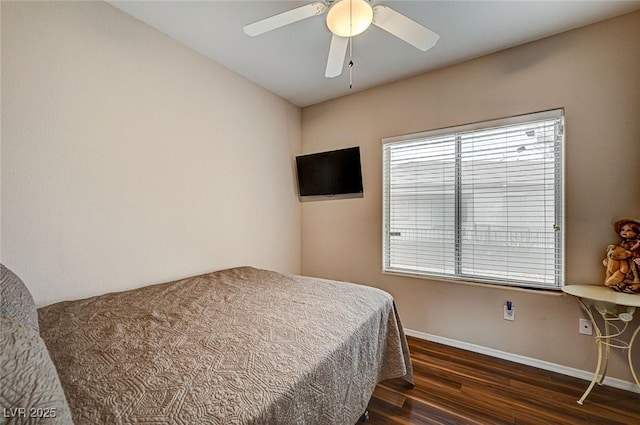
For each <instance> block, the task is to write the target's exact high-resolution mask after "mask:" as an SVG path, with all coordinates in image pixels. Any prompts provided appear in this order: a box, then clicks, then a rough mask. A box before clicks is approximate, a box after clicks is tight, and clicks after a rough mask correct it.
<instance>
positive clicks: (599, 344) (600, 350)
mask: <svg viewBox="0 0 640 425" xmlns="http://www.w3.org/2000/svg"><path fill="white" fill-rule="evenodd" d="M597 344H598V364H597V365H596V370H595V372H593V379H592V380H591V383H590V384H589V387H588V388H587V390H586V391H585V392H584V394H582V397H580V400H578V404H582V403H584V400H585V399H586V398H587V396H588V395H589V393H590V392H591V390H592V389H593V387H594V385H595V384H596V382H597V381H598V376H599V375H600V367H601V366H602V341H601V340H600V339H598V342H597ZM603 379H604V374H603Z"/></svg>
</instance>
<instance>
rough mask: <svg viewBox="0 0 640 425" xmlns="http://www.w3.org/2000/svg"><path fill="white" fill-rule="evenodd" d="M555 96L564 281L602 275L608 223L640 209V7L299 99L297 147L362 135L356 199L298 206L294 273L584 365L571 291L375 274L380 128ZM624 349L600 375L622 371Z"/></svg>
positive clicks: (521, 106) (500, 345) (539, 102)
mask: <svg viewBox="0 0 640 425" xmlns="http://www.w3.org/2000/svg"><path fill="white" fill-rule="evenodd" d="M427 54H428V53H427ZM361 72H362V71H361ZM559 107H564V108H565V113H566V189H567V195H566V210H567V214H566V246H567V255H566V265H567V267H566V275H567V283H598V282H600V281H601V280H602V278H603V273H604V270H603V267H602V265H601V263H600V261H601V259H602V258H603V256H604V248H605V247H606V246H607V244H609V243H612V242H615V241H617V240H618V239H617V236H616V234H615V233H614V232H613V230H612V222H613V221H614V220H615V219H617V218H621V217H638V216H640V166H639V161H640V13H639V12H636V13H634V14H630V15H626V16H623V17H620V18H616V19H613V20H610V21H606V22H603V23H599V24H596V25H592V26H589V27H585V28H582V29H578V30H575V31H571V32H568V33H564V34H561V35H558V36H554V37H551V38H547V39H544V40H541V41H538V42H534V43H531V44H527V45H524V46H521V47H516V48H513V49H510V50H507V51H503V52H499V53H496V54H493V55H490V56H485V57H482V58H479V59H476V60H472V61H469V62H466V63H462V64H459V65H456V66H452V67H449V68H446V69H443V70H439V71H436V72H430V73H427V74H424V75H420V76H417V77H414V78H411V79H407V80H404V81H400V82H397V83H393V84H389V85H386V86H384V87H379V88H376V89H372V90H368V91H364V92H361V93H356V94H354V95H351V96H346V97H343V98H340V99H337V100H334V101H329V102H326V103H322V104H319V105H315V106H312V107H308V108H305V109H303V111H302V129H303V131H302V141H303V144H302V146H303V151H304V152H305V153H311V152H317V151H323V150H328V149H334V148H340V147H346V146H353V145H359V146H360V147H361V154H362V163H363V178H364V198H363V199H351V200H335V201H321V202H315V203H305V204H303V205H302V272H303V273H304V274H309V275H314V276H321V277H327V278H334V279H344V280H350V281H355V282H358V283H364V284H371V285H374V286H377V287H380V288H382V289H385V290H388V291H389V292H391V293H392V294H393V295H394V296H395V297H396V300H397V302H398V306H399V310H400V314H401V317H402V320H403V324H404V325H405V327H407V328H410V329H413V330H417V331H421V332H425V333H429V334H433V335H436V336H439V337H445V338H450V339H453V340H456V341H462V342H465V343H470V344H477V345H481V346H485V347H489V348H492V349H496V350H501V351H506V352H510V353H514V354H518V355H522V356H528V357H532V358H534V359H539V360H543V361H548V362H552V363H555V364H559V365H564V366H568V367H573V368H578V369H581V370H593V367H594V366H595V345H594V343H593V340H592V339H591V338H590V337H586V336H583V335H579V334H578V318H579V317H581V312H580V311H579V309H578V307H577V304H576V302H575V301H574V300H573V299H570V298H569V297H565V296H559V295H548V294H544V293H540V292H534V291H513V290H505V289H497V288H495V287H479V286H470V285H465V284H459V283H443V282H437V281H432V280H426V279H417V278H407V277H399V276H393V275H383V274H382V273H381V268H382V261H381V258H382V253H381V250H382V249H381V245H382V239H381V238H382V236H381V229H382V211H381V210H382V208H381V184H382V183H381V180H382V173H381V157H382V148H381V141H380V139H381V138H383V137H387V136H394V135H399V134H406V133H413V132H418V131H424V130H429V129H437V128H441V127H446V126H455V125H459V124H466V123H471V122H476V121H481V120H489V119H493V118H501V117H505V116H511V115H517V114H524V113H529V112H535V111H541V110H547V109H552V108H559ZM639 296H640V295H639ZM506 300H511V301H513V302H514V305H515V307H516V320H515V322H507V321H504V320H503V318H502V305H503V304H504V303H505V301H506ZM639 315H640V314H639ZM635 354H636V357H637V359H636V363H637V364H638V365H639V366H638V367H640V350H637V351H636V353H635ZM623 360H624V357H623V354H622V353H619V352H618V353H615V359H614V362H613V365H612V368H611V371H612V376H614V377H617V378H620V379H624V380H627V381H630V380H631V375H630V373H629V372H628V371H627V368H626V365H625V363H624V361H623Z"/></svg>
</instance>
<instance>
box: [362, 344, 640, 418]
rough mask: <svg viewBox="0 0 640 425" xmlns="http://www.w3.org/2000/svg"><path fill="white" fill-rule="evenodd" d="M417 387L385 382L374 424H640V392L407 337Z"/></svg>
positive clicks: (373, 410) (373, 408)
mask: <svg viewBox="0 0 640 425" xmlns="http://www.w3.org/2000/svg"><path fill="white" fill-rule="evenodd" d="M408 339H409V347H410V349H411V358H412V361H413V368H414V373H415V382H416V385H415V387H411V386H409V385H407V384H406V383H405V382H404V381H402V380H390V381H385V382H382V383H381V384H380V385H378V387H377V388H376V391H375V392H374V394H373V398H372V400H371V402H370V404H369V413H370V420H369V422H368V423H369V424H370V425H378V424H447V425H448V424H483V425H485V424H491V425H493V424H496V425H499V424H531V425H533V424H535V425H563V424H597V425H610V424H625V425H640V394H637V393H632V392H628V391H622V390H618V389H615V388H612V387H607V386H598V385H596V387H595V388H594V389H593V391H592V392H591V394H590V395H589V397H588V398H587V400H586V401H585V403H584V405H583V406H580V405H579V404H577V403H576V400H578V398H580V396H581V395H582V393H583V392H584V390H585V389H586V388H587V385H588V382H587V381H584V380H582V379H577V378H571V377H567V376H565V375H561V374H558V373H553V372H548V371H545V370H541V369H537V368H534V367H530V366H524V365H521V364H517V363H512V362H509V361H506V360H501V359H497V358H493V357H489V356H485V355H482V354H476V353H472V352H469V351H464V350H460V349H456V348H452V347H448V346H444V345H440V344H436V343H432V342H427V341H423V340H419V339H416V338H411V337H409V338H408Z"/></svg>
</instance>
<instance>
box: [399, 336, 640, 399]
mask: <svg viewBox="0 0 640 425" xmlns="http://www.w3.org/2000/svg"><path fill="white" fill-rule="evenodd" d="M404 333H405V334H407V335H409V336H413V337H415V338H419V339H424V340H426V341H432V342H437V343H440V344H444V345H449V346H451V347H456V348H461V349H463V350H467V351H472V352H474V353H480V354H486V355H487V356H491V357H496V358H499V359H503V360H509V361H512V362H515V363H520V364H523V365H527V366H533V367H537V368H538V369H544V370H548V371H551V372H557V373H561V374H563V375H567V376H572V377H574V378H580V379H584V380H585V381H591V379H592V378H593V372H589V371H586V370H580V369H574V368H572V367H567V366H562V365H559V364H556V363H551V362H547V361H544V360H538V359H534V358H531V357H526V356H521V355H519V354H513V353H508V352H506V351H500V350H495V349H493V348H488V347H483V346H481V345H475V344H469V343H468V342H463V341H456V340H455V339H449V338H444V337H441V336H437V335H432V334H428V333H425V332H420V331H414V330H412V329H406V328H405V330H404ZM603 383H604V384H605V385H608V386H610V387H614V388H619V389H621V390H626V391H632V392H635V393H640V388H638V386H637V385H636V384H635V382H629V381H624V380H622V379H617V378H610V377H606V378H605V379H604V382H603ZM585 389H586V387H585Z"/></svg>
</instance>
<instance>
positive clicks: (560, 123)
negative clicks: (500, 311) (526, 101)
mask: <svg viewBox="0 0 640 425" xmlns="http://www.w3.org/2000/svg"><path fill="white" fill-rule="evenodd" d="M564 117H565V113H564V108H556V109H551V110H547V111H541V112H534V113H529V114H522V115H516V116H511V117H505V118H499V119H493V120H487V121H479V122H475V123H471V124H464V125H459V126H451V127H444V128H438V129H434V130H428V131H422V132H418V133H410V134H404V135H398V136H392V137H385V138H382V151H383V152H382V216H383V217H382V272H383V273H386V274H393V275H404V276H412V277H420V278H426V279H436V280H447V281H448V280H452V281H460V282H473V283H480V284H491V285H499V286H504V287H519V288H526V289H543V290H553V291H558V290H560V289H561V288H562V287H563V286H564V285H565V268H566V262H565V257H566V252H565V246H566V244H565V217H566V209H565V207H566V202H565V193H566V184H565V168H566V167H565V139H566V130H565V121H564ZM546 120H557V122H556V124H555V125H556V126H557V128H556V132H555V133H554V134H555V136H556V138H555V140H554V141H553V145H554V146H553V147H554V149H553V155H554V156H553V173H554V183H553V185H554V189H553V199H554V220H555V223H554V231H553V235H554V248H553V249H554V257H553V258H554V260H553V262H554V269H553V276H554V282H553V283H552V284H551V283H548V282H536V281H527V280H518V279H512V278H509V277H506V278H496V277H495V276H492V277H491V276H485V277H482V276H478V275H467V274H464V273H459V270H460V269H459V268H458V267H457V266H456V264H459V263H461V262H462V261H463V260H462V258H463V256H462V254H461V253H460V252H459V251H458V249H456V253H455V254H454V265H453V268H454V269H455V272H454V273H434V272H425V271H419V270H418V268H414V269H413V270H412V269H404V268H394V267H391V265H390V264H391V253H390V249H391V242H390V237H391V236H393V235H391V233H393V232H391V231H390V229H389V226H390V225H389V223H388V222H389V221H390V216H391V205H390V204H391V201H390V199H389V197H390V196H391V195H390V194H389V193H388V190H389V189H388V188H389V187H390V182H389V179H390V176H389V174H390V173H389V172H388V170H387V167H388V165H389V159H388V158H387V152H388V147H389V146H392V145H394V144H400V143H405V144H409V143H411V142H417V141H419V140H420V139H428V138H435V137H447V136H448V137H457V135H460V134H462V133H469V132H473V131H481V130H488V129H491V128H499V127H508V126H512V125H523V124H527V123H532V122H537V121H546ZM461 161H462V160H461V159H459V156H456V160H455V167H456V170H457V171H456V173H458V171H459V169H458V167H461V165H460V164H461ZM550 162H551V161H550ZM545 163H546V162H545ZM461 192H462V184H458V182H456V184H455V193H454V196H455V197H456V198H458V199H459V197H460V196H461ZM456 202H457V201H456ZM458 208H459V206H456V209H458ZM457 216H458V212H456V218H455V225H454V232H455V234H456V235H458V236H455V239H456V240H455V241H454V243H455V244H456V245H457V244H458V243H459V242H460V240H459V239H458V238H459V233H460V232H461V231H462V227H463V224H464V222H463V220H462V219H461V218H460V217H457ZM443 246H444V245H443ZM465 257H466V256H465ZM549 263H551V261H550V260H549Z"/></svg>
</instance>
